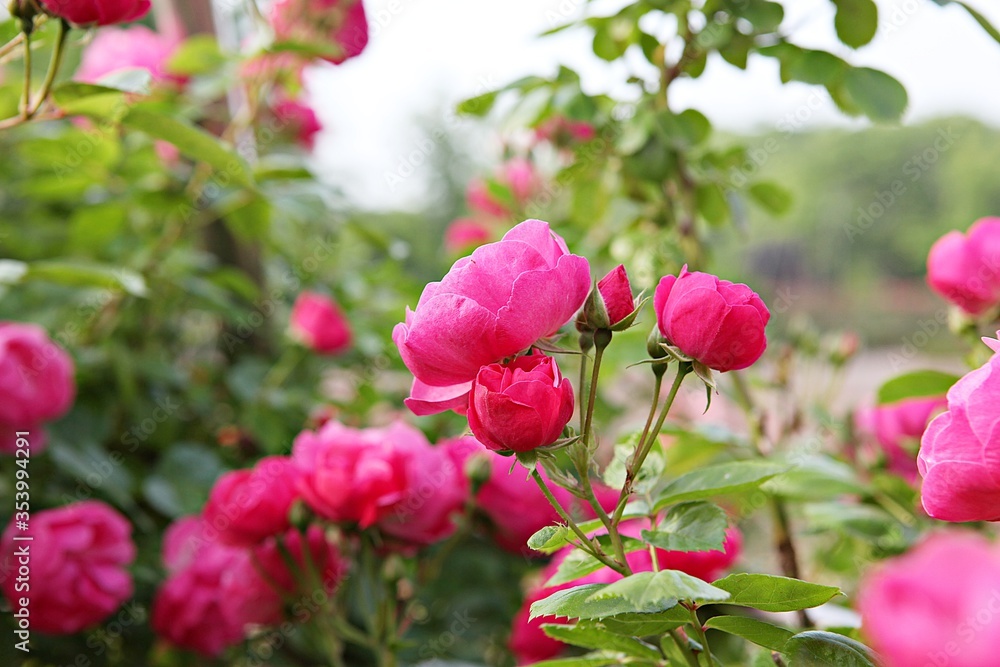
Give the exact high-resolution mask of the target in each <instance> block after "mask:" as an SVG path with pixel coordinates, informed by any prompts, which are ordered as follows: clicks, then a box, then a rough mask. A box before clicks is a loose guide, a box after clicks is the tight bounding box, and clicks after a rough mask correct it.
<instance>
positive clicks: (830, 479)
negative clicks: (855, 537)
mask: <svg viewBox="0 0 1000 667" xmlns="http://www.w3.org/2000/svg"><path fill="white" fill-rule="evenodd" d="M764 489H765V490H766V491H767V492H768V493H773V494H775V495H778V496H781V497H783V498H793V499H796V500H828V499H831V498H838V497H840V496H843V495H845V494H859V495H863V494H865V493H867V489H866V488H865V485H864V484H862V483H861V480H860V479H858V476H857V473H856V472H855V470H854V468H852V467H851V466H849V465H847V464H846V463H843V462H841V461H837V460H835V459H832V458H830V457H829V456H825V455H822V454H816V455H814V456H803V457H801V458H799V457H797V458H796V459H795V466H794V467H793V468H792V469H790V470H789V471H788V472H786V473H785V474H783V475H781V476H780V477H777V478H775V479H772V480H770V481H769V482H767V483H766V484H764Z"/></svg>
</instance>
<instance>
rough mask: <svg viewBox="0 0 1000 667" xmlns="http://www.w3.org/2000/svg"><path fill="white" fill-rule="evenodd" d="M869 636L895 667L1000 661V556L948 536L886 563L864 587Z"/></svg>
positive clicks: (967, 538) (968, 666)
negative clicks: (999, 655) (998, 657)
mask: <svg viewBox="0 0 1000 667" xmlns="http://www.w3.org/2000/svg"><path fill="white" fill-rule="evenodd" d="M859 591H860V592H859V594H858V609H859V611H860V612H861V619H862V632H863V633H864V635H865V637H866V638H867V639H868V642H869V644H870V645H871V647H872V648H873V649H875V650H876V651H877V652H878V653H879V655H881V657H882V659H883V661H884V662H883V663H880V664H885V665H891V666H892V667H925V666H928V665H947V666H948V667H984V665H994V664H996V662H997V655H998V654H1000V551H998V550H997V547H996V545H995V544H991V543H990V542H989V541H988V540H987V539H985V538H984V537H982V536H980V535H976V534H974V533H967V532H961V531H954V532H942V533H938V534H935V535H932V536H930V537H929V538H927V539H925V540H924V541H923V542H921V543H920V544H918V545H917V546H916V547H915V548H914V549H913V550H912V551H911V552H910V553H908V554H905V555H903V556H900V557H898V558H893V559H891V560H888V561H885V562H883V563H880V564H879V565H878V566H876V567H875V568H874V569H873V570H872V571H871V572H869V573H868V574H867V575H866V576H865V578H864V580H863V581H862V583H861V586H860V587H859Z"/></svg>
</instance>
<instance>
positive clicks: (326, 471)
mask: <svg viewBox="0 0 1000 667" xmlns="http://www.w3.org/2000/svg"><path fill="white" fill-rule="evenodd" d="M426 443H427V440H426V438H424V436H423V434H422V433H420V431H418V430H417V429H415V428H413V427H412V426H407V425H406V424H404V423H402V422H396V423H395V424H392V425H391V426H388V427H386V428H369V429H361V430H358V429H353V428H348V427H346V426H344V425H343V424H340V423H339V422H334V421H331V422H328V423H327V424H326V425H324V426H323V427H322V428H321V429H319V430H318V431H316V432H312V431H303V432H302V433H300V434H299V435H298V437H296V438H295V444H294V445H293V447H292V457H293V458H294V459H295V461H296V463H297V464H298V465H299V468H300V469H301V470H302V477H300V479H299V490H300V491H301V493H302V496H303V498H304V499H305V501H306V503H307V504H308V505H309V506H310V507H311V508H312V509H313V511H315V512H316V513H317V514H319V515H320V516H323V517H325V518H327V519H330V520H332V521H348V522H357V523H358V524H359V525H360V526H361V527H362V528H367V527H369V526H371V525H373V524H374V523H376V522H377V521H379V520H380V519H383V518H385V517H386V516H388V515H390V514H391V513H392V512H393V511H394V509H395V506H396V505H397V504H398V503H399V502H401V501H402V500H403V499H404V498H406V497H407V494H408V493H409V484H410V472H409V467H408V458H409V456H408V451H407V450H411V449H412V448H415V447H419V446H421V445H425V444H426Z"/></svg>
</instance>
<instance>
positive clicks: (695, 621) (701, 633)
mask: <svg viewBox="0 0 1000 667" xmlns="http://www.w3.org/2000/svg"><path fill="white" fill-rule="evenodd" d="M684 607H685V608H686V609H687V610H688V612H689V613H690V614H691V625H692V626H693V627H694V634H695V636H696V637H697V638H698V643H699V644H701V656H702V657H704V658H705V664H706V665H707V667H714V665H715V658H713V657H712V651H711V650H710V649H709V648H708V636H707V635H706V634H705V627H704V626H703V625H702V624H701V620H700V619H699V618H698V611H697V608H696V607H695V606H694V605H693V604H692V605H691V606H690V607H688V606H687V605H684Z"/></svg>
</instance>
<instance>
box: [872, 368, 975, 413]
mask: <svg viewBox="0 0 1000 667" xmlns="http://www.w3.org/2000/svg"><path fill="white" fill-rule="evenodd" d="M958 380H959V377H958V376H957V375H954V374H952V373H943V372H941V371H931V370H927V371H913V372H912V373H906V374H904V375H899V376H897V377H894V378H893V379H891V380H889V381H888V382H886V383H885V384H883V385H882V386H881V387H879V389H878V395H877V397H876V403H878V404H879V405H887V404H889V403H895V402H897V401H902V400H904V399H907V398H929V397H932V396H944V395H945V394H947V393H948V390H949V389H951V386H952V385H953V384H955V383H956V382H958Z"/></svg>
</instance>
